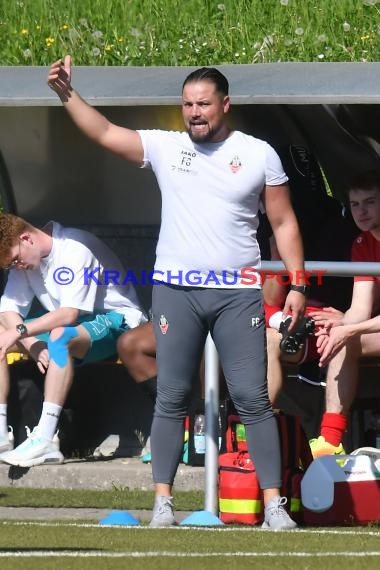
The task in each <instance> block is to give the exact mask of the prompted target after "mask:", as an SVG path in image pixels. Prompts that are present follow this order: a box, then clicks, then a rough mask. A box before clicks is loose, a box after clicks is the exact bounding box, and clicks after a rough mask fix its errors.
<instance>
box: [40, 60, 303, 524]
mask: <svg viewBox="0 0 380 570" xmlns="http://www.w3.org/2000/svg"><path fill="white" fill-rule="evenodd" d="M48 84H49V86H50V87H51V88H52V89H53V90H54V91H55V92H56V93H57V94H58V95H59V97H60V99H61V101H62V103H63V105H64V107H65V109H66V111H67V112H68V113H69V115H70V117H71V118H72V120H73V121H74V122H75V124H76V125H77V126H78V127H79V128H80V129H81V130H82V131H83V132H84V133H85V134H86V135H87V136H88V137H89V138H91V139H92V140H93V141H95V142H96V143H98V144H100V145H102V146H103V147H104V148H106V149H108V150H110V151H112V152H114V153H116V154H118V155H120V156H121V157H123V158H125V159H126V160H128V161H130V162H132V163H135V164H136V165H138V166H140V167H141V166H143V167H147V168H151V169H152V170H153V172H154V173H155V176H156V178H157V181H158V184H159V187H160V190H161V195H162V223H161V230H160V236H159V240H158V245H157V259H156V264H155V279H156V280H157V284H156V285H155V286H154V287H153V299H152V307H153V324H154V330H155V336H156V344H157V365H158V381H157V400H156V405H155V412H154V418H153V424H152V430H151V447H152V470H153V479H154V483H155V494H156V499H155V505H154V509H153V517H152V520H151V526H153V527H161V526H170V525H173V524H175V517H174V513H173V503H172V486H173V482H174V478H175V474H176V471H177V468H178V464H179V460H180V457H181V452H182V446H183V431H184V418H185V416H186V413H187V406H188V403H189V398H190V395H191V391H192V385H193V382H194V381H195V378H197V372H198V370H199V362H200V360H201V355H202V353H203V348H204V343H205V340H206V337H207V334H208V333H209V332H210V333H211V335H212V337H213V339H214V342H215V345H216V348H217V350H218V353H219V357H220V359H221V363H222V366H223V371H224V375H225V378H226V381H227V386H228V390H229V393H230V395H231V398H232V399H233V401H234V404H235V407H236V409H237V411H238V413H239V415H240V417H241V420H242V422H243V423H244V424H245V427H246V433H247V442H248V448H249V451H250V453H251V455H252V458H253V460H254V462H255V466H256V471H257V473H258V476H259V480H260V485H261V488H262V489H263V496H264V504H265V520H264V526H265V527H266V528H270V529H276V530H277V529H291V528H294V527H295V526H296V524H295V523H294V521H292V520H291V519H290V517H289V516H288V514H287V512H286V511H285V509H284V507H283V505H284V504H285V503H286V499H285V498H284V497H281V496H280V492H279V489H280V487H281V458H280V449H279V440H278V432H277V425H276V420H275V418H274V416H273V412H272V408H271V405H270V403H269V399H268V391H267V384H266V350H265V322H264V315H263V303H262V294H261V285H260V279H257V271H259V269H260V251H259V247H258V244H257V239H256V230H257V226H258V208H259V202H260V201H262V202H263V204H264V207H265V209H266V212H267V215H268V219H269V221H270V223H271V225H272V228H273V232H274V235H275V237H276V242H277V244H278V249H279V252H280V255H281V258H282V259H283V260H284V262H285V265H286V268H287V270H288V271H289V272H290V273H291V274H292V276H293V280H292V285H291V287H290V292H289V294H288V296H287V298H286V301H285V306H284V311H285V313H291V314H292V325H293V326H294V325H295V323H296V321H297V320H298V318H299V317H300V316H302V314H303V311H304V307H305V298H304V292H305V288H304V286H302V284H300V283H299V282H298V280H297V276H298V275H299V273H298V272H301V271H302V270H303V250H302V242H301V238H300V234H299V229H298V225H297V221H296V218H295V215H294V212H293V209H292V207H291V204H290V199H289V192H288V186H287V180H288V178H287V176H286V174H285V172H284V170H283V168H282V164H281V161H280V159H279V157H278V155H277V154H276V152H275V151H274V150H273V148H272V147H271V146H270V145H269V144H268V143H266V142H265V141H262V140H259V139H256V138H254V137H252V136H248V135H245V134H244V133H242V132H239V131H233V130H231V129H230V128H229V127H228V125H227V122H226V121H225V117H226V114H227V113H228V111H229V107H230V98H229V95H228V89H229V86H228V81H227V79H226V78H225V76H224V75H223V74H222V73H221V72H220V71H219V70H217V69H215V68H206V67H205V68H201V69H197V70H195V71H194V72H192V73H191V74H190V75H189V76H188V77H187V78H186V79H185V81H184V84H183V87H182V115H183V119H184V123H185V129H186V132H174V131H162V130H141V131H135V130H131V129H127V128H125V127H120V126H118V125H115V124H113V123H111V122H110V121H109V120H108V119H106V118H105V117H104V116H103V115H102V114H100V113H99V112H98V111H97V110H96V109H95V108H93V107H91V106H90V105H88V104H87V103H86V102H85V101H84V100H83V99H82V98H81V97H80V95H79V94H78V93H77V92H76V91H75V90H74V89H73V87H72V86H71V57H70V56H66V57H65V59H64V61H63V62H62V61H61V60H59V61H57V62H55V63H54V64H53V65H52V66H51V68H50V72H49V76H48Z"/></svg>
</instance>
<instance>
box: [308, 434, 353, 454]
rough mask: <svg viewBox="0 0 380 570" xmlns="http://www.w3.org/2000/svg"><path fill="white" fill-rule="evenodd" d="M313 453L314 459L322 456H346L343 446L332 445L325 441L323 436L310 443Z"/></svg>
mask: <svg viewBox="0 0 380 570" xmlns="http://www.w3.org/2000/svg"><path fill="white" fill-rule="evenodd" d="M309 444H310V449H311V453H312V455H313V458H314V459H317V458H318V457H322V455H345V454H346V452H345V451H344V447H343V445H342V444H341V443H340V444H339V445H337V446H336V445H332V444H331V443H329V442H328V441H326V440H325V438H324V437H323V435H320V436H319V437H317V438H315V439H311V440H310V441H309Z"/></svg>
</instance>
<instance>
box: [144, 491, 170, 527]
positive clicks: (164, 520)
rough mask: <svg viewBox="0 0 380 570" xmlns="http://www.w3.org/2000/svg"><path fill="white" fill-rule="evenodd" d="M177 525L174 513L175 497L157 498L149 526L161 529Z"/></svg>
mask: <svg viewBox="0 0 380 570" xmlns="http://www.w3.org/2000/svg"><path fill="white" fill-rule="evenodd" d="M175 524H176V522H175V519H174V512H173V497H156V499H155V502H154V507H153V516H152V520H151V521H150V524H149V526H151V527H153V528H159V527H164V526H174V525H175Z"/></svg>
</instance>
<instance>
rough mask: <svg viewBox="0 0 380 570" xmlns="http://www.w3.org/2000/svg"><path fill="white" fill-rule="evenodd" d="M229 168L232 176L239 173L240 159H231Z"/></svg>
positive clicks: (235, 157) (236, 157)
mask: <svg viewBox="0 0 380 570" xmlns="http://www.w3.org/2000/svg"><path fill="white" fill-rule="evenodd" d="M230 168H231V172H233V173H234V174H236V172H239V170H240V169H241V162H240V158H239V157H238V156H237V155H235V156H234V157H233V159H232V160H231V162H230Z"/></svg>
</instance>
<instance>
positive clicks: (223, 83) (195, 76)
mask: <svg viewBox="0 0 380 570" xmlns="http://www.w3.org/2000/svg"><path fill="white" fill-rule="evenodd" d="M204 80H206V81H211V83H213V84H214V85H215V88H216V90H217V91H219V92H220V93H222V94H223V95H228V90H229V85H228V81H227V78H226V77H225V76H224V75H223V73H221V72H220V71H219V70H218V69H216V68H215V67H200V68H199V69H196V70H195V71H192V72H191V73H190V74H189V75H188V76H187V77H186V79H185V81H184V82H183V85H182V91H183V89H184V87H185V85H187V83H191V82H192V81H204Z"/></svg>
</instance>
